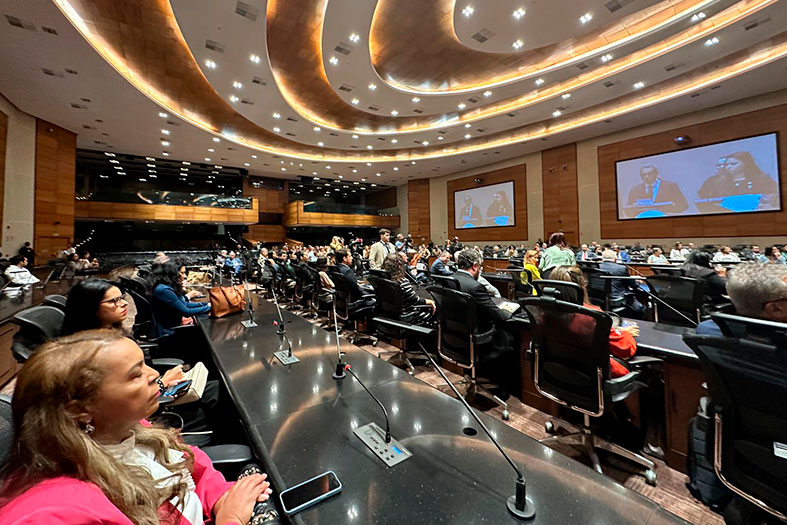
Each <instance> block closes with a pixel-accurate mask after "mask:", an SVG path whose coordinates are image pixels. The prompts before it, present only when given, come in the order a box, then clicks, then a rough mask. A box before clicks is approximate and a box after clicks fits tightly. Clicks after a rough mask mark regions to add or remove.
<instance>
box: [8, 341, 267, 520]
mask: <svg viewBox="0 0 787 525" xmlns="http://www.w3.org/2000/svg"><path fill="white" fill-rule="evenodd" d="M157 378H158V373H157V372H156V371H155V370H153V369H151V368H149V367H147V366H146V365H145V363H144V359H143V354H142V350H140V348H139V347H138V346H137V345H136V343H134V342H133V341H132V340H130V339H127V338H125V337H123V336H121V335H120V334H118V332H117V331H114V330H92V331H88V332H80V333H77V334H74V335H72V336H68V337H64V338H61V339H58V340H56V341H52V342H50V343H47V344H46V345H44V346H42V347H41V348H40V349H39V350H38V351H37V352H36V353H35V354H33V356H32V357H31V358H30V360H28V361H27V363H26V364H25V366H24V367H23V368H22V371H21V372H20V374H19V377H18V379H17V383H16V389H15V391H14V396H13V401H12V411H13V423H14V443H13V445H12V447H11V450H12V452H11V457H10V459H9V462H8V464H7V466H6V468H5V469H4V471H3V473H2V477H3V480H2V490H0V493H2V496H0V524H2V525H6V524H8V525H11V524H13V525H17V524H36V525H38V524H47V525H59V524H69V525H88V524H90V525H92V524H96V525H98V524H101V525H121V524H122V525H130V524H139V525H160V524H164V523H166V524H177V525H196V524H201V523H203V522H205V521H212V523H215V524H217V525H245V524H246V523H247V522H248V520H249V518H250V517H251V514H252V511H253V508H254V504H255V502H257V501H265V500H266V499H267V498H268V496H269V494H270V488H268V487H269V483H268V482H267V481H266V480H265V475H264V474H262V475H260V474H256V475H251V476H248V477H245V478H243V479H241V480H240V481H238V482H237V483H235V484H232V483H228V482H227V481H226V480H225V479H224V477H223V476H222V475H221V474H220V473H219V472H217V471H216V470H214V469H213V466H212V465H211V463H210V460H209V459H208V457H207V456H206V455H205V454H204V453H203V452H202V451H201V450H199V449H198V448H194V447H189V446H187V445H185V444H183V442H182V441H181V440H180V439H179V438H178V435H177V433H176V432H174V431H172V430H166V429H160V428H155V427H151V426H150V425H149V424H146V422H145V421H144V419H145V418H147V417H149V416H150V415H151V414H153V412H155V410H156V409H157V407H158V396H159V388H158V384H157V383H156V379H157Z"/></svg>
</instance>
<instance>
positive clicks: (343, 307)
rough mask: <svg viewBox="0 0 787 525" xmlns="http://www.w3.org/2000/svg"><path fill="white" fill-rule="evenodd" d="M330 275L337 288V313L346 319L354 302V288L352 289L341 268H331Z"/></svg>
mask: <svg viewBox="0 0 787 525" xmlns="http://www.w3.org/2000/svg"><path fill="white" fill-rule="evenodd" d="M329 275H330V277H331V281H333V286H334V288H335V290H336V293H335V294H334V296H333V297H334V299H333V300H334V302H335V305H336V314H337V315H338V316H339V317H341V318H342V319H346V318H347V317H348V316H349V314H350V302H352V290H350V285H349V283H348V282H347V277H345V276H344V275H343V274H342V273H341V272H340V271H339V270H329Z"/></svg>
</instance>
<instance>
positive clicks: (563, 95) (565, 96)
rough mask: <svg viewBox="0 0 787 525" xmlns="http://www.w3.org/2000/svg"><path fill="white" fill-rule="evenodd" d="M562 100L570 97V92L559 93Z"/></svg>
mask: <svg viewBox="0 0 787 525" xmlns="http://www.w3.org/2000/svg"><path fill="white" fill-rule="evenodd" d="M560 96H561V98H562V99H563V100H566V99H569V98H571V93H563V94H562V95H560Z"/></svg>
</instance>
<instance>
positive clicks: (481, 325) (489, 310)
mask: <svg viewBox="0 0 787 525" xmlns="http://www.w3.org/2000/svg"><path fill="white" fill-rule="evenodd" d="M453 277H454V279H456V280H457V281H459V291H460V292H464V293H466V294H469V295H472V296H473V298H474V299H475V302H476V304H477V305H478V331H479V332H486V331H487V330H490V329H491V328H492V326H493V325H498V324H501V323H504V322H505V321H506V319H508V318H509V317H510V316H511V314H509V313H508V312H506V311H505V310H501V309H500V308H498V307H497V305H496V304H495V303H494V302H492V296H491V295H489V292H488V291H487V290H486V288H484V285H483V284H481V283H479V282H478V281H476V280H475V279H473V276H472V275H470V274H469V273H466V272H462V271H458V272H456V273H455V274H453Z"/></svg>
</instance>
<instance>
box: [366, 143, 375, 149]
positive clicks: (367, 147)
mask: <svg viewBox="0 0 787 525" xmlns="http://www.w3.org/2000/svg"><path fill="white" fill-rule="evenodd" d="M366 149H374V146H372V145H371V144H369V145H368V146H366Z"/></svg>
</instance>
